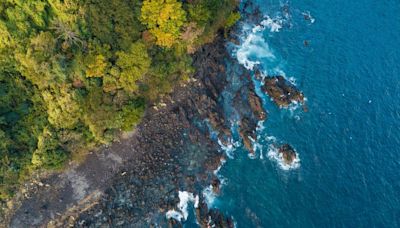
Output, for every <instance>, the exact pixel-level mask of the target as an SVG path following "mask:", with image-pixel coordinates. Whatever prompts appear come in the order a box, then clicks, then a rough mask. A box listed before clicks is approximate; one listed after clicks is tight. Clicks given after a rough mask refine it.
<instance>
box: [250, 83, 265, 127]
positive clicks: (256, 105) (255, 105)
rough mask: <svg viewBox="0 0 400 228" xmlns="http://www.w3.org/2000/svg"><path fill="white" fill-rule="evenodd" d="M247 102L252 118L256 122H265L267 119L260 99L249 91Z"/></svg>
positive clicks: (252, 91)
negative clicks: (252, 114) (255, 119)
mask: <svg viewBox="0 0 400 228" xmlns="http://www.w3.org/2000/svg"><path fill="white" fill-rule="evenodd" d="M248 100H249V104H250V108H251V110H252V111H253V113H254V116H255V117H256V118H257V119H258V120H265V119H266V118H267V115H266V113H265V112H264V109H263V107H262V102H261V99H260V97H258V96H257V94H256V93H255V92H254V90H249V93H248Z"/></svg>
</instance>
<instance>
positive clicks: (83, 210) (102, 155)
mask: <svg viewBox="0 0 400 228" xmlns="http://www.w3.org/2000/svg"><path fill="white" fill-rule="evenodd" d="M235 61H236V60H233V59H232V57H231V56H230V54H229V53H228V51H227V49H226V39H225V38H224V36H223V32H221V33H220V34H219V35H218V36H217V37H216V39H215V41H214V42H213V43H211V44H207V45H205V46H203V47H202V48H200V49H199V50H198V51H197V52H196V53H195V54H194V56H193V65H194V67H195V68H196V70H197V71H196V73H195V74H194V76H193V78H191V80H190V82H189V83H188V84H183V85H178V86H177V87H176V88H175V89H174V92H173V93H171V94H170V95H169V96H168V97H165V98H164V99H163V101H162V102H161V103H160V104H158V105H157V106H154V107H149V108H148V109H147V112H146V114H145V116H144V118H143V121H142V122H141V123H140V124H139V125H138V126H137V127H136V130H135V132H134V133H133V134H131V135H128V136H127V137H125V138H123V139H121V141H120V142H118V143H113V144H112V145H110V146H108V147H103V148H101V149H100V150H99V151H97V152H94V153H92V154H90V155H89V156H88V158H87V159H86V161H85V162H83V163H82V164H79V165H72V166H71V167H70V168H68V170H67V171H65V172H62V173H56V174H53V175H51V176H49V177H47V178H45V179H43V180H41V181H39V182H37V183H36V184H32V183H31V184H30V185H31V186H28V187H29V188H27V189H28V190H26V191H25V192H23V194H22V198H23V200H22V202H21V204H20V206H19V207H18V208H17V209H16V210H14V211H13V212H12V213H11V214H10V216H9V217H8V218H7V220H8V221H6V223H4V224H9V226H11V227H27V226H30V227H31V226H34V227H45V226H48V227H66V226H73V227H98V226H105V227H118V226H122V227H123V226H129V227H151V226H156V225H157V226H161V227H168V226H169V227H180V226H181V225H182V224H181V223H180V222H179V221H176V220H174V219H172V218H171V219H169V220H167V219H166V213H167V211H170V210H173V211H175V210H177V211H179V208H177V205H178V203H179V197H178V192H179V191H187V192H190V193H192V194H194V195H196V196H199V202H198V203H197V205H196V210H195V211H196V218H197V222H198V223H199V224H200V225H201V226H202V227H207V226H212V225H214V226H215V227H233V221H232V218H230V217H229V216H226V215H224V214H223V213H221V212H220V211H218V210H216V209H211V210H209V209H208V206H207V204H206V203H205V200H204V197H203V194H202V191H203V189H204V188H205V187H207V186H211V188H212V190H213V191H214V193H215V194H219V192H220V182H219V180H218V178H217V177H216V176H215V174H214V170H216V169H217V168H218V167H219V166H220V164H221V160H223V159H225V158H224V154H223V152H221V150H220V145H219V143H221V144H223V145H225V146H226V145H228V144H229V142H230V141H231V139H232V135H231V124H232V123H230V122H229V117H227V116H226V113H225V110H224V106H223V103H224V97H223V92H224V91H225V89H226V88H225V87H226V86H227V83H228V82H227V76H228V74H232V73H235V74H239V75H238V76H239V77H240V80H241V81H242V82H243V83H242V85H241V87H240V88H239V89H238V90H237V91H236V94H235V95H234V98H233V101H232V106H233V108H234V109H235V110H236V112H237V114H238V115H239V124H238V125H239V126H238V127H239V129H238V133H239V135H240V137H241V139H242V143H243V145H244V147H245V148H246V149H247V150H248V151H249V153H250V154H254V152H255V151H254V149H253V141H254V140H256V128H257V124H258V122H259V121H263V120H266V119H267V112H266V111H265V110H264V109H263V104H262V100H261V98H260V97H258V95H257V94H256V92H255V88H254V85H253V82H252V80H251V76H250V72H248V71H247V70H246V69H244V67H242V66H237V67H238V68H239V70H237V71H235V72H228V71H227V68H226V63H227V62H235ZM263 90H264V92H265V93H267V94H268V95H269V96H270V97H271V99H272V100H273V101H275V103H276V104H277V105H279V106H287V105H289V104H290V103H292V102H293V101H295V102H300V103H304V96H303V94H302V93H301V92H300V91H298V90H297V89H296V88H295V87H294V86H293V85H291V84H289V83H288V82H287V81H286V80H285V79H284V78H283V77H280V76H279V77H270V78H267V80H266V83H265V86H264V88H263ZM210 129H211V130H210ZM214 134H215V135H214ZM280 153H281V154H282V155H283V158H284V159H285V160H286V162H288V163H290V162H291V161H293V160H294V159H295V156H296V154H295V152H294V150H293V149H292V148H291V147H290V146H289V145H287V146H283V147H281V150H280ZM38 183H40V184H38Z"/></svg>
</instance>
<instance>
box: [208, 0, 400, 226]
mask: <svg viewBox="0 0 400 228" xmlns="http://www.w3.org/2000/svg"><path fill="white" fill-rule="evenodd" d="M251 2H253V3H254V4H255V6H257V7H259V8H260V10H261V12H262V14H263V15H264V16H268V17H269V18H270V19H271V20H272V21H273V22H275V23H270V22H271V21H268V20H267V19H268V18H267V17H266V18H264V19H266V20H265V21H264V25H265V28H264V29H259V31H258V32H257V31H255V32H253V31H251V30H252V29H253V28H254V26H255V24H254V23H253V22H246V21H247V20H246V18H244V20H243V22H242V23H241V24H240V25H239V26H240V27H242V30H243V34H242V37H241V38H242V41H243V42H242V45H241V46H239V47H233V48H232V55H233V56H238V57H239V60H240V61H242V63H243V61H244V60H243V58H244V59H245V60H247V61H252V62H256V61H258V62H259V64H258V66H257V67H259V68H261V69H262V70H264V71H265V73H269V74H277V73H281V74H285V75H286V77H287V78H291V79H292V80H294V81H295V82H296V85H297V86H298V88H299V89H301V90H302V91H303V92H304V94H305V95H306V97H307V106H308V108H309V111H308V112H307V113H305V112H303V111H302V110H301V109H299V108H297V109H292V110H279V109H278V108H277V107H275V106H274V105H273V104H272V103H271V102H270V101H269V99H268V98H267V97H265V96H264V97H263V98H264V105H265V108H266V110H268V112H269V118H268V121H267V122H265V123H264V129H263V130H261V131H260V132H259V138H258V140H257V142H258V143H259V147H258V149H257V157H256V158H253V159H251V158H249V157H248V156H247V152H246V151H244V150H243V149H242V148H241V147H238V148H237V149H235V150H234V151H233V152H232V154H233V159H228V160H227V162H226V164H225V165H224V166H223V167H222V168H221V170H220V171H219V175H220V176H221V177H222V178H223V179H224V180H225V183H224V185H223V188H222V194H221V195H220V196H219V197H218V198H217V199H216V200H215V201H214V204H213V206H214V207H218V208H220V209H222V211H223V212H225V213H227V214H230V215H232V216H233V217H234V219H235V221H236V223H237V226H238V227H257V226H259V227H400V169H399V168H400V148H399V146H400V80H399V77H400V2H399V1H397V0H385V1H376V0H358V1H343V0H329V1H328V0H320V1H308V0H307V1H290V2H282V1H276V0H268V1H267V0H265V1H262V0H257V1H256V0H254V1H251ZM255 8H256V7H255ZM287 10H288V11H287ZM250 11H251V10H250ZM307 11H309V12H310V15H311V17H312V18H314V19H315V21H314V23H312V21H310V20H305V17H304V15H303V13H306V12H307ZM286 12H289V14H286ZM279 19H282V20H279ZM262 20H263V19H261V20H260V21H258V22H257V23H261V21H262ZM280 26H281V28H280ZM246 40H247V41H248V42H247V43H246ZM304 40H307V41H308V43H309V45H308V46H305V45H304ZM238 53H239V54H238ZM247 63H248V62H247ZM232 67H233V66H232ZM232 83H233V82H232ZM271 136H272V137H275V140H272V137H271ZM272 142H288V143H290V144H291V145H293V147H294V148H295V149H296V151H297V152H298V154H299V157H300V160H301V161H300V163H299V165H300V166H299V167H297V168H293V169H289V170H285V169H282V167H280V166H279V162H277V161H276V160H274V159H272V158H270V157H269V156H268V152H271V150H270V148H269V145H270V144H271V143H272ZM270 155H271V154H270Z"/></svg>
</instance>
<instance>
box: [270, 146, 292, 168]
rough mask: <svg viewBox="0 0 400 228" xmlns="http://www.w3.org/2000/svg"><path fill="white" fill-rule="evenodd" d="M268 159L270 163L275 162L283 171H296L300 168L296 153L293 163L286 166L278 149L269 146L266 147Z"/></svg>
mask: <svg viewBox="0 0 400 228" xmlns="http://www.w3.org/2000/svg"><path fill="white" fill-rule="evenodd" d="M268 158H269V159H271V160H272V161H276V162H277V163H278V165H279V167H280V168H281V169H283V170H291V169H297V168H299V167H300V158H299V154H298V153H297V152H296V158H295V159H294V160H293V162H292V163H291V164H286V163H285V162H284V160H283V156H282V154H281V153H279V149H278V148H276V147H275V146H274V145H269V147H268Z"/></svg>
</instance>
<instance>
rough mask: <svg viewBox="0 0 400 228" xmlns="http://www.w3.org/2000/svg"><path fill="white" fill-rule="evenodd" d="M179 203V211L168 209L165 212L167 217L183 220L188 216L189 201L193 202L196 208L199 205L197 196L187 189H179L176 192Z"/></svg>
mask: <svg viewBox="0 0 400 228" xmlns="http://www.w3.org/2000/svg"><path fill="white" fill-rule="evenodd" d="M178 197H179V203H178V205H177V207H178V209H179V211H176V210H174V209H173V210H169V211H167V213H166V214H165V216H166V217H167V219H171V218H173V219H175V220H177V221H185V220H186V219H187V217H188V216H189V211H188V206H189V203H193V204H194V207H195V208H197V207H198V206H199V196H197V195H196V196H195V195H194V194H193V193H191V192H187V191H179V193H178Z"/></svg>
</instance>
